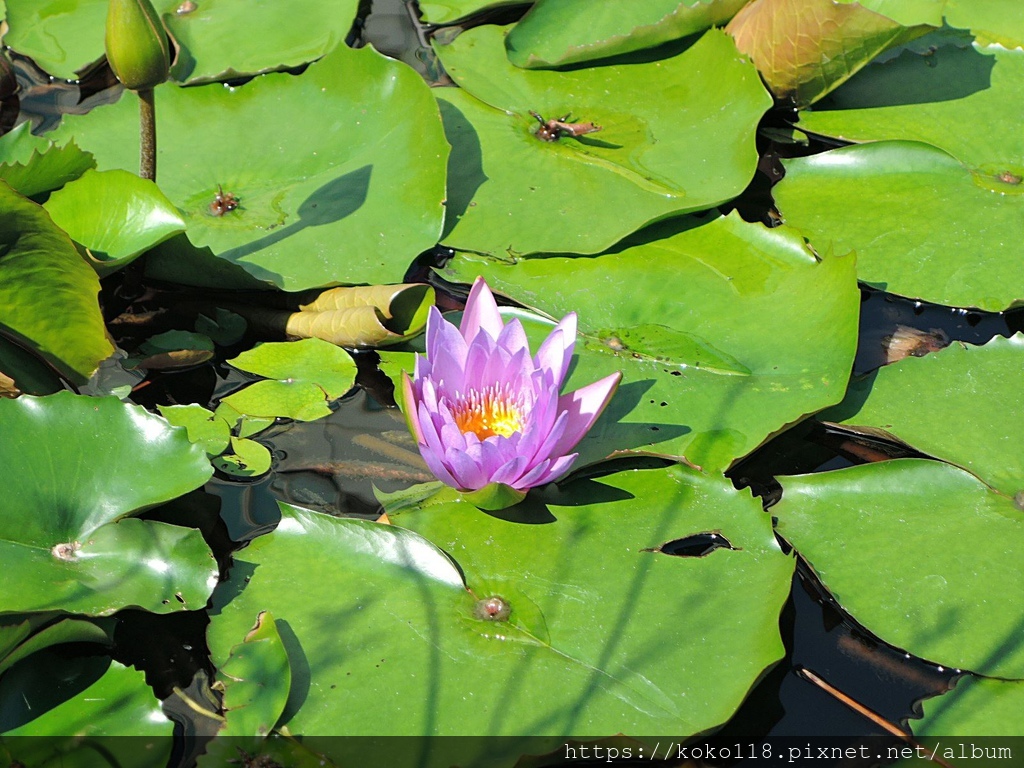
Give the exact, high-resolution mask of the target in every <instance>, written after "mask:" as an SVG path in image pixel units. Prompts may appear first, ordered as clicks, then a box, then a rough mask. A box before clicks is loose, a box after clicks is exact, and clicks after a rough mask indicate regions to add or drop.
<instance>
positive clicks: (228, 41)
mask: <svg viewBox="0 0 1024 768" xmlns="http://www.w3.org/2000/svg"><path fill="white" fill-rule="evenodd" d="M184 5H185V4H184V3H183V2H182V0H153V7H154V9H155V10H156V11H157V13H159V14H161V15H162V16H163V21H164V24H165V25H166V27H167V30H168V31H169V32H170V33H171V35H172V37H173V38H174V41H175V42H176V43H177V45H178V49H179V50H178V54H177V58H176V60H175V64H174V67H173V68H172V69H171V77H172V78H174V79H176V80H178V81H180V82H185V83H202V82H208V81H210V80H223V79H229V78H233V77H240V76H244V75H255V74H258V73H260V72H268V71H271V70H276V69H286V68H289V67H295V66H298V65H300V64H305V63H307V62H310V61H315V60H316V59H319V58H320V57H321V56H323V55H324V54H326V53H328V52H329V51H331V50H333V49H334V48H336V47H338V46H339V45H342V44H343V43H344V39H345V36H346V35H347V34H348V32H349V30H350V29H351V27H352V22H353V21H354V20H355V16H356V10H357V8H358V6H359V3H358V0H340V2H339V0H292V2H289V3H287V4H280V3H257V4H251V3H233V2H229V0H202V1H201V2H198V3H195V4H194V5H195V10H193V11H191V12H189V13H178V12H177V11H178V9H182V10H184V8H183V6H184ZM106 14H107V0H58V2H51V3H42V4H40V3H38V2H35V0H9V2H8V16H7V21H8V23H9V24H10V27H11V31H10V32H9V33H8V34H7V36H6V38H5V40H4V42H5V43H6V44H7V45H9V46H11V47H12V48H14V50H16V51H17V52H18V53H22V54H24V55H26V56H30V57H32V58H33V59H34V60H35V62H36V63H37V64H39V66H41V67H42V68H43V69H45V70H46V71H47V72H49V73H50V74H51V75H56V76H57V77H62V78H66V79H74V78H75V77H76V76H77V75H78V73H81V72H85V71H88V70H89V69H91V68H92V67H91V65H92V64H93V63H94V62H96V61H97V60H98V59H100V58H101V57H102V56H103V37H104V26H105V24H104V23H105V21H106Z"/></svg>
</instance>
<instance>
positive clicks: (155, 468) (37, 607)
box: [0, 392, 217, 615]
mask: <svg viewBox="0 0 1024 768" xmlns="http://www.w3.org/2000/svg"><path fill="white" fill-rule="evenodd" d="M0 425H2V431H3V434H4V435H5V436H6V437H5V440H4V441H3V443H2V444H0V464H2V465H3V467H4V470H5V475H6V477H7V478H8V480H7V495H6V508H5V511H4V514H3V516H2V517H0V553H2V559H3V562H4V563H5V564H6V567H7V574H6V576H5V577H4V578H5V585H6V587H5V590H4V598H3V602H2V604H0V612H27V611H44V610H51V611H52V610H63V611H67V612H71V613H85V614H91V615H109V614H111V613H114V612H115V611H117V610H119V609H121V608H125V607H129V606H139V607H142V608H146V609H148V610H151V611H156V612H160V613H165V612H168V611H175V610H183V609H197V608H200V607H202V606H203V604H204V603H205V602H206V599H207V597H208V596H209V594H210V590H211V589H212V588H213V585H214V584H215V583H216V581H217V567H216V564H215V563H214V561H213V557H212V555H211V554H210V550H209V549H208V548H207V546H206V544H205V543H204V542H203V538H202V536H201V535H200V533H199V532H198V531H196V530H193V529H190V528H180V527H178V526H174V525H167V524H165V523H158V522H154V521H144V520H138V519H126V516H128V515H131V514H135V513H138V512H141V511H143V510H145V509H146V508H148V507H152V506H154V505H156V504H159V503H161V502H164V501H168V500H170V499H173V498H175V497H176V496H180V495H181V494H183V493H186V492H188V491H191V490H192V489H194V488H196V487H198V486H200V485H202V484H203V483H204V482H205V481H206V480H207V478H209V477H210V475H211V474H212V470H211V468H210V465H209V463H208V462H207V460H206V455H205V454H204V453H203V451H202V450H201V449H200V448H198V447H194V446H192V445H191V443H189V441H188V438H187V436H186V434H185V430H183V429H182V430H179V429H173V428H171V427H170V426H168V424H167V423H166V422H165V421H164V420H163V419H161V418H160V417H159V416H155V415H153V414H149V413H147V412H146V411H145V410H143V409H142V408H139V407H137V406H129V405H125V404H124V403H121V402H120V401H119V400H117V399H116V398H112V397H111V398H92V397H80V396H77V395H72V394H70V393H67V392H61V393H58V394H56V395H51V396H49V397H45V398H35V397H29V396H23V397H20V398H18V399H17V400H0ZM140 478H144V481H142V480H140Z"/></svg>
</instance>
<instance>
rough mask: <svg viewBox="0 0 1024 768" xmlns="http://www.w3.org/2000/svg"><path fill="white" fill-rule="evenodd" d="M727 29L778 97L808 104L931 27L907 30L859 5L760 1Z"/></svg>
mask: <svg viewBox="0 0 1024 768" xmlns="http://www.w3.org/2000/svg"><path fill="white" fill-rule="evenodd" d="M940 23H941V22H940ZM726 29H727V30H728V32H729V33H730V34H731V35H732V36H733V37H734V38H735V39H736V47H737V48H739V49H740V50H741V51H743V52H744V53H745V54H747V55H748V56H750V58H751V59H753V61H754V64H756V65H757V68H758V70H760V72H761V75H762V76H763V77H764V79H765V82H766V83H768V87H769V88H771V91H772V93H774V94H775V96H776V97H777V98H779V99H786V100H788V101H790V102H792V103H793V104H795V105H796V106H806V105H808V104H812V103H814V102H815V101H817V100H818V99H820V98H821V97H822V96H824V95H825V94H826V93H828V92H829V91H831V90H833V89H834V88H836V87H837V86H839V85H840V84H841V83H843V82H845V81H846V80H848V79H849V78H850V77H851V76H852V75H853V74H854V73H856V72H857V71H858V70H860V69H861V68H862V67H863V66H864V65H866V64H867V63H868V62H870V61H871V60H872V59H873V58H875V56H877V55H878V54H880V53H882V51H885V50H887V49H889V48H893V47H895V46H897V45H900V44H901V43H904V42H906V41H908V40H912V39H914V38H915V37H920V36H921V35H922V34H924V33H925V32H927V31H928V30H929V29H931V28H930V27H927V26H920V27H905V26H903V25H902V24H899V23H897V22H896V21H894V20H892V19H891V18H888V17H886V16H883V15H881V14H879V13H876V12H875V11H872V10H869V9H867V8H865V7H863V6H862V5H861V4H859V3H852V4H850V3H841V2H839V3H837V2H834V1H833V0H757V2H752V3H749V4H748V5H747V6H746V7H744V8H743V9H742V10H741V11H740V12H739V13H737V14H736V16H735V17H734V18H733V20H732V21H730V22H729V25H728V27H727V28H726Z"/></svg>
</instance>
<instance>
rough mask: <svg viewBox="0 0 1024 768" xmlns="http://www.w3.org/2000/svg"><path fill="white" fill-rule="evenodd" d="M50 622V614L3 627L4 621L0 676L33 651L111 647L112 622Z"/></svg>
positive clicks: (74, 620)
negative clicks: (64, 646)
mask: <svg viewBox="0 0 1024 768" xmlns="http://www.w3.org/2000/svg"><path fill="white" fill-rule="evenodd" d="M52 619H53V615H52V614H45V613H40V614H34V615H33V614H30V615H28V616H26V617H25V618H24V620H22V621H20V622H18V623H16V624H15V623H11V624H7V623H6V621H7V620H8V619H7V617H4V621H5V624H3V625H0V675H2V674H3V673H4V672H6V671H7V670H8V669H10V668H11V667H12V666H14V665H15V664H17V663H18V662H19V661H21V660H22V659H25V658H28V657H29V656H31V655H32V654H33V653H35V652H36V651H41V650H42V649H44V648H49V647H50V646H54V645H60V644H61V643H100V644H102V645H107V646H109V645H113V642H114V624H113V619H107V620H105V621H104V620H103V619H98V620H97V621H96V622H92V621H84V620H82V619H58V620H56V621H53V620H52ZM101 622H102V623H101ZM44 624H46V625H47V626H43V625H44Z"/></svg>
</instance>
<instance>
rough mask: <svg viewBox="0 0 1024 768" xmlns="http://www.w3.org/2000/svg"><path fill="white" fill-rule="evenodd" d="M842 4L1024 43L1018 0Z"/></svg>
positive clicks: (995, 39) (866, 0) (890, 0)
mask: <svg viewBox="0 0 1024 768" xmlns="http://www.w3.org/2000/svg"><path fill="white" fill-rule="evenodd" d="M837 2H840V3H852V2H857V3H859V4H860V5H862V6H864V7H865V8H870V9H871V10H873V11H876V12H877V13H881V14H883V15H885V16H888V17H889V18H891V19H894V20H895V21H898V22H899V23H900V24H903V25H906V26H911V25H914V24H930V25H932V26H934V27H939V26H942V19H943V16H945V19H946V23H947V24H948V25H949V26H951V27H959V28H961V29H969V30H971V32H972V33H974V34H976V35H984V36H985V37H986V38H988V39H990V40H992V41H993V42H1000V43H1002V44H1003V45H1004V46H1005V47H1006V48H1014V47H1016V46H1018V45H1020V44H1021V43H1022V42H1024V19H1022V18H1021V15H1020V4H1019V3H1017V0H985V2H981V3H979V2H978V1H977V0H837Z"/></svg>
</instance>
